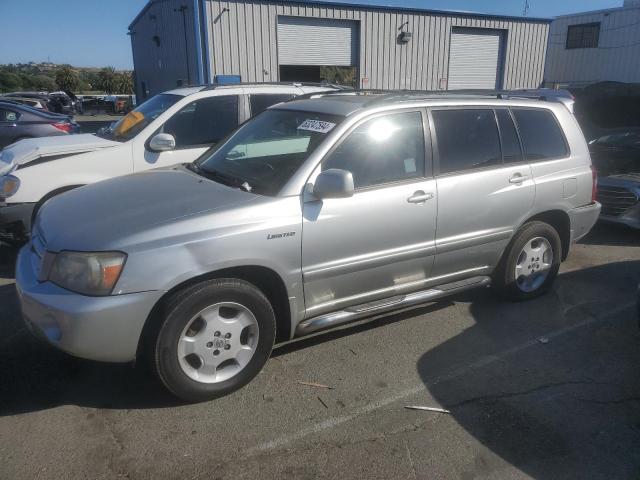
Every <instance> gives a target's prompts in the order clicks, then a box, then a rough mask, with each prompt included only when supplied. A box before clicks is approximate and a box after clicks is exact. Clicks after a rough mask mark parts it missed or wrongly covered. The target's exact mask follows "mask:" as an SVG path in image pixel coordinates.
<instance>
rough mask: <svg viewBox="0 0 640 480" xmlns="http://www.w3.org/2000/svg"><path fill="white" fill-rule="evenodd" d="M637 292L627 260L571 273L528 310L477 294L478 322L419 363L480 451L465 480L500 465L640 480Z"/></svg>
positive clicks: (635, 271) (639, 272) (635, 264)
mask: <svg viewBox="0 0 640 480" xmlns="http://www.w3.org/2000/svg"><path fill="white" fill-rule="evenodd" d="M639 282H640V261H629V262H619V263H611V264H607V265H602V266H596V267H592V268H586V269H583V270H577V271H571V272H568V273H564V274H562V275H560V276H559V278H558V279H557V281H556V283H555V285H554V290H553V291H552V292H549V293H548V294H546V295H545V296H543V297H541V298H538V299H536V300H532V301H529V302H526V303H505V302H503V301H500V300H499V299H496V298H494V297H492V296H486V295H483V294H482V292H474V294H473V295H474V296H476V298H474V299H473V301H472V303H471V305H470V313H471V315H472V316H473V319H474V320H475V324H474V325H473V326H472V327H471V328H469V329H467V330H465V331H463V332H462V333H460V334H459V335H457V336H455V337H452V338H450V339H449V340H447V341H446V342H444V343H441V344H440V345H438V346H437V347H436V348H433V349H430V350H429V351H427V352H425V353H424V354H423V355H422V356H421V357H420V358H419V360H418V362H417V365H416V368H417V371H418V374H419V375H420V377H421V379H422V381H423V383H424V384H425V386H426V388H427V390H428V392H429V393H430V395H431V396H433V398H434V399H435V400H436V402H437V403H438V404H439V405H441V406H442V407H444V408H447V409H449V410H450V411H451V415H452V416H453V418H454V419H455V421H456V422H457V423H458V424H459V425H460V426H462V427H463V428H464V430H465V431H466V432H467V434H469V435H470V436H471V437H473V438H474V439H476V440H478V441H480V442H481V444H482V445H483V446H484V447H485V448H483V449H477V448H476V450H477V452H476V453H475V455H476V458H475V462H474V461H472V464H473V465H472V467H471V470H473V471H469V472H460V473H461V477H463V478H464V477H465V475H466V474H467V473H468V474H469V475H471V474H472V473H474V472H475V473H474V475H476V474H478V470H477V468H481V469H483V474H485V475H486V476H487V477H491V478H493V477H492V475H494V476H495V475H497V476H498V477H500V476H501V475H504V470H503V469H504V464H505V462H507V463H508V464H510V465H512V466H514V467H516V468H517V469H519V470H520V471H522V472H524V473H525V474H526V475H529V476H531V477H534V478H635V476H636V475H638V473H639V472H640V375H639V373H638V372H639V371H640V330H639V329H638V319H637V316H636V315H637V313H636V312H637V311H636V309H635V305H634V302H635V298H636V297H635V294H636V287H637V285H638V283H639ZM460 441H462V440H460ZM444 443H445V444H448V442H446V441H445V442H444ZM632 452H633V453H632ZM501 471H502V472H503V473H502V474H500V473H499V472H501ZM433 473H434V476H437V473H436V472H433Z"/></svg>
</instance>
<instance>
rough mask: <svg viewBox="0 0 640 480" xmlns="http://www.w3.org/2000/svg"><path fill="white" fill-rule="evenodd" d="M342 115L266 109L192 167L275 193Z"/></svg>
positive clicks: (224, 180) (240, 185)
mask: <svg viewBox="0 0 640 480" xmlns="http://www.w3.org/2000/svg"><path fill="white" fill-rule="evenodd" d="M342 120H343V117H340V116H337V115H327V114H322V113H312V112H298V111H293V110H267V111H265V112H263V113H261V114H260V115H258V116H257V117H255V118H254V119H253V120H251V121H249V122H247V123H246V124H245V125H244V126H242V127H241V128H239V129H238V130H236V132H235V133H234V134H232V136H231V137H230V138H229V139H228V140H227V141H226V142H224V143H222V144H220V146H219V147H218V148H216V149H215V150H214V151H213V152H212V153H211V154H210V155H207V156H205V157H203V159H202V160H200V161H199V162H197V164H196V165H195V167H196V168H197V169H198V171H199V172H200V173H202V174H203V175H205V176H209V177H211V178H213V179H215V180H218V181H221V182H222V183H227V184H230V185H234V186H236V187H238V188H243V189H244V190H247V191H251V192H253V193H259V194H262V195H276V194H277V193H278V192H279V191H280V189H282V187H283V186H284V185H285V184H286V183H287V181H289V179H290V178H291V177H292V176H293V174H294V173H295V172H296V171H297V170H298V168H299V167H300V166H301V165H302V164H303V163H304V161H305V160H306V159H307V158H308V157H309V155H311V153H312V152H313V151H314V150H315V149H316V148H317V147H318V145H320V143H322V141H323V140H324V139H325V138H326V136H327V135H328V134H329V132H331V131H332V130H333V128H334V127H335V126H336V125H337V124H339V123H340V122H341V121H342Z"/></svg>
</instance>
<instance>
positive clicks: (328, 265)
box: [16, 93, 600, 401]
mask: <svg viewBox="0 0 640 480" xmlns="http://www.w3.org/2000/svg"><path fill="white" fill-rule="evenodd" d="M498 125H499V127H500V128H498ZM516 125H517V128H516ZM161 135H162V134H161ZM594 180H595V176H594V175H593V171H592V168H591V160H590V157H589V150H588V147H587V143H586V142H585V139H584V137H583V135H582V132H581V130H580V128H579V126H578V124H577V122H576V120H575V118H574V116H573V115H572V114H571V113H570V112H569V110H568V109H567V108H566V107H565V106H564V104H562V103H559V102H545V101H534V100H525V99H512V100H505V99H498V98H496V97H495V96H489V95H485V96H467V97H464V96H461V95H438V96H429V95H426V96H420V95H410V94H400V93H398V94H390V95H371V94H369V95H360V94H333V95H322V96H320V98H315V99H307V100H294V101H291V102H287V103H282V104H279V105H277V106H274V107H271V108H270V109H268V110H267V111H265V112H263V113H261V114H260V115H258V116H257V117H256V118H254V119H252V120H250V121H248V122H247V123H245V124H244V125H243V126H242V127H240V128H239V129H237V130H236V131H235V132H234V133H232V134H231V135H230V136H229V137H228V138H227V139H226V140H225V141H223V142H221V143H220V144H219V145H217V146H216V147H215V148H214V149H212V150H211V151H209V152H207V153H206V154H204V155H202V156H201V157H200V159H198V160H196V161H195V162H193V163H184V164H182V165H175V166H173V167H170V168H163V169H157V170H152V171H148V172H143V173H140V174H135V175H128V176H124V177H121V178H117V179H111V180H107V181H104V182H100V183H97V184H94V185H90V186H87V187H84V188H79V189H77V190H73V191H71V192H68V193H65V194H64V195H60V196H59V197H56V198H54V199H52V200H51V201H49V202H47V203H46V204H45V205H44V206H43V207H42V208H41V210H40V213H39V215H38V217H37V219H36V222H35V225H34V230H33V236H32V239H31V241H30V243H29V244H28V245H27V246H25V247H24V248H23V249H22V250H21V251H20V254H19V257H18V262H17V272H16V282H17V290H18V295H19V297H20V301H21V304H22V311H23V314H24V318H25V321H26V323H27V325H29V328H31V329H32V330H33V331H34V332H35V333H36V334H37V335H40V336H42V337H44V338H46V339H47V340H48V341H49V342H50V343H51V344H53V345H55V346H57V347H58V348H60V349H62V350H64V351H66V352H69V353H71V354H73V355H76V356H79V357H84V358H90V359H94V360H100V361H107V362H128V361H132V360H134V359H135V358H137V357H138V358H139V357H143V356H148V358H149V359H150V361H151V364H152V365H153V367H154V369H155V371H156V373H157V374H158V376H159V378H160V379H161V380H162V382H163V383H164V385H165V386H166V387H167V388H168V389H169V390H170V391H171V392H173V393H174V394H175V395H177V396H178V397H180V398H183V399H185V400H189V401H197V400H206V399H210V398H214V397H217V396H220V395H224V394H227V393H229V392H231V391H233V390H235V389H237V388H240V387H241V386H242V385H244V384H246V383H247V382H249V381H250V380H251V379H252V378H253V377H254V376H255V375H256V374H257V373H258V372H259V371H260V369H261V368H262V366H263V365H264V363H265V362H266V361H267V359H268V358H269V354H270V352H271V349H272V346H273V344H274V340H275V339H276V338H278V339H290V338H293V337H297V336H301V335H306V334H309V333H312V332H316V331H319V330H322V329H325V328H329V327H334V326H337V325H342V324H344V323H346V322H349V321H353V320H356V319H359V318H362V317H365V316H367V315H373V314H379V313H383V312H387V311H390V310H392V309H397V308H405V307H408V306H414V305H417V304H421V303H425V302H430V301H433V300H436V299H439V298H441V297H443V296H446V295H451V294H455V293H458V292H461V291H464V290H467V289H471V288H476V287H483V286H488V285H489V284H493V286H494V287H495V288H496V289H497V290H498V291H500V292H502V293H503V294H504V295H505V296H507V297H509V298H512V299H515V300H527V299H531V298H534V297H537V296H539V295H541V294H543V293H544V292H545V291H547V290H548V289H549V288H550V287H551V284H552V283H553V281H554V279H555V277H556V275H557V273H558V269H559V267H560V262H561V261H562V260H564V259H565V258H566V257H567V254H568V252H569V247H570V245H571V243H572V242H573V241H575V240H577V239H579V238H581V237H582V236H583V235H585V234H586V233H587V232H588V231H589V229H590V228H591V227H592V226H593V224H594V223H595V221H596V219H597V217H598V214H599V212H600V205H599V204H598V203H597V202H596V201H595V198H594V193H595V189H594ZM436 225H437V228H436Z"/></svg>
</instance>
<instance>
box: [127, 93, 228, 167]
mask: <svg viewBox="0 0 640 480" xmlns="http://www.w3.org/2000/svg"><path fill="white" fill-rule="evenodd" d="M239 104H240V100H239V96H238V95H216V96H212V97H206V98H200V99H198V100H194V101H193V102H190V103H188V104H187V105H185V106H184V107H183V108H181V109H180V110H179V111H178V112H177V113H176V114H174V115H173V116H172V117H171V118H169V120H167V121H166V122H164V124H163V125H162V126H161V127H160V128H159V129H158V130H156V131H155V132H153V133H152V134H151V135H150V136H149V138H147V139H141V140H140V141H143V142H144V147H143V146H142V145H138V146H137V147H136V148H135V152H134V156H135V162H134V169H135V171H140V170H147V169H149V168H157V167H165V166H169V165H175V164H177V163H186V162H192V161H194V160H195V159H197V158H198V157H199V156H200V155H202V154H203V153H204V152H206V151H207V149H208V148H210V147H211V146H212V145H215V144H216V143H217V142H218V141H220V140H221V139H223V138H224V137H225V136H226V135H227V134H229V133H230V132H231V131H233V130H234V129H235V128H236V127H237V126H238V122H239ZM158 133H169V134H171V135H173V137H174V138H175V141H176V148H175V149H174V150H171V151H168V152H154V151H152V150H151V149H150V148H149V141H150V139H151V138H152V137H153V136H154V135H156V134H158Z"/></svg>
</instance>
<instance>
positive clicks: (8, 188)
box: [0, 175, 20, 198]
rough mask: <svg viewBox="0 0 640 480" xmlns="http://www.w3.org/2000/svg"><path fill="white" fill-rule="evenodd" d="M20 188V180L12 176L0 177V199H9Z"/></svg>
mask: <svg viewBox="0 0 640 480" xmlns="http://www.w3.org/2000/svg"><path fill="white" fill-rule="evenodd" d="M18 188H20V179H19V178H18V177H14V176H13V175H5V176H3V177H0V197H2V198H9V197H10V196H11V195H13V194H15V193H16V192H17V191H18Z"/></svg>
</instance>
